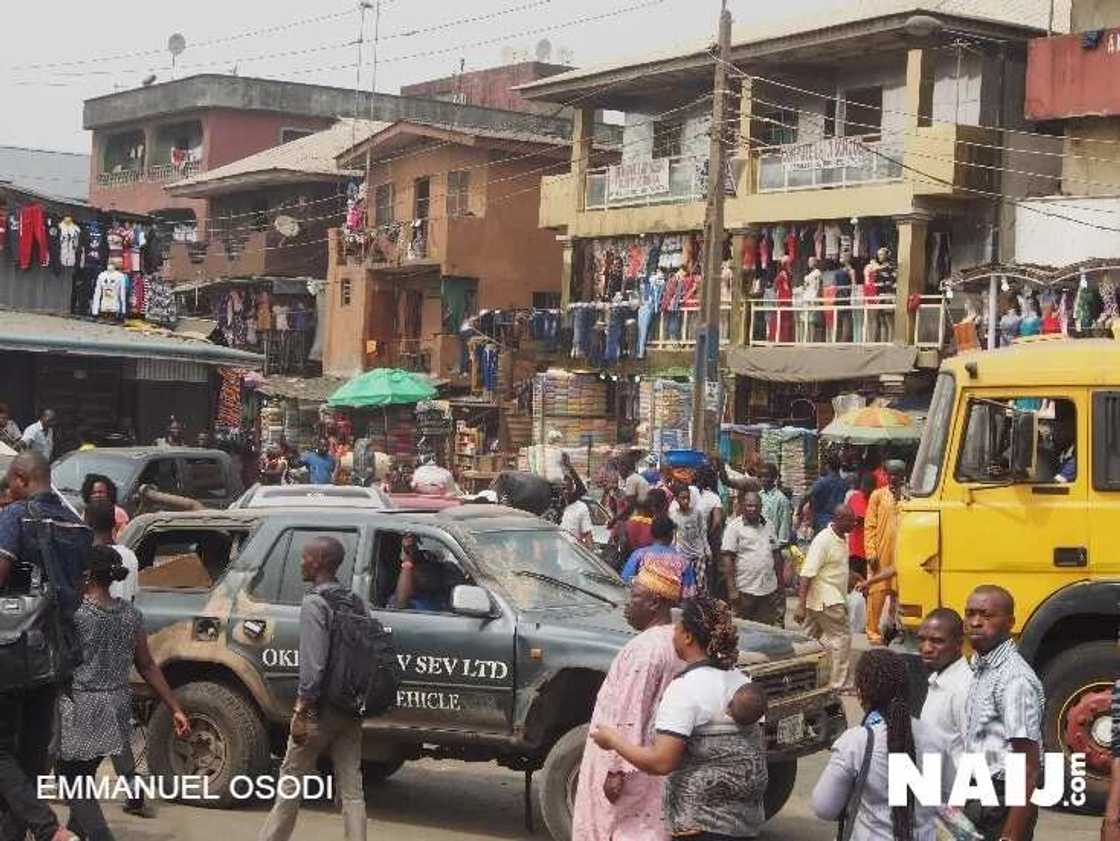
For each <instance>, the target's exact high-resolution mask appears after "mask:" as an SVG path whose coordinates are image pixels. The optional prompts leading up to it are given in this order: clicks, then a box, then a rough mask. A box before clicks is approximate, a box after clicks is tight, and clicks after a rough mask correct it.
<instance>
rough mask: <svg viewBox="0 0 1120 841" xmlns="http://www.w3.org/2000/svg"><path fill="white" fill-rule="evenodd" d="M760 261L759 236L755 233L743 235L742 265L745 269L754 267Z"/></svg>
mask: <svg viewBox="0 0 1120 841" xmlns="http://www.w3.org/2000/svg"><path fill="white" fill-rule="evenodd" d="M757 262H758V237H757V236H755V235H754V234H745V235H744V236H743V254H742V266H743V268H744V269H753V268H754V267H755V264H756V263H757Z"/></svg>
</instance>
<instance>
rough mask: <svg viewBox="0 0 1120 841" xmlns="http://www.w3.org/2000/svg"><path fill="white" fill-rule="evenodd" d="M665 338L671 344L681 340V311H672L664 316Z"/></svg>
mask: <svg viewBox="0 0 1120 841" xmlns="http://www.w3.org/2000/svg"><path fill="white" fill-rule="evenodd" d="M664 315H665V338H667V339H668V340H669V341H672V342H679V341H680V338H681V319H682V318H683V316H682V315H681V311H680V310H679V309H672V310H669V311H668V312H666V313H665V314H664Z"/></svg>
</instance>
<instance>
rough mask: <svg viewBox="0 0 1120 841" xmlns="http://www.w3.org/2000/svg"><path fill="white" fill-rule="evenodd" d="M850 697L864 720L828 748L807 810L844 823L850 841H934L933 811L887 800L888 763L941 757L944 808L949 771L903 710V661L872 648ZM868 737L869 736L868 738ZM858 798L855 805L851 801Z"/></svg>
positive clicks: (935, 737) (906, 707) (939, 742)
mask: <svg viewBox="0 0 1120 841" xmlns="http://www.w3.org/2000/svg"><path fill="white" fill-rule="evenodd" d="M855 684H856V693H857V694H858V695H859V701H860V704H861V705H862V706H863V710H864V713H865V715H864V719H863V723H862V724H861V725H860V726H859V727H852V728H850V729H849V730H848V731H847V732H845V733H844V734H843V735H841V736H840V738H839V739H837V740H836V743H835V744H834V745H833V746H832V755H831V756H830V757H829V760H828V765H827V766H826V767H825V769H824V773H822V774H821V778H820V779H819V780H817V785H816V787H815V788H814V789H813V798H812V807H813V812H814V814H816V816H817V817H818V818H820V819H822V820H826V821H835V820H839V819H840V818H841V816H842V815H843V816H844V821H845V823H846V824H847V823H851V824H852V829H851V832H850V833H847V834H845V835H844V837H845V838H850V839H851V841H934V839H935V838H936V835H937V829H936V825H935V821H936V818H937V809H936V808H935V807H926V806H920V805H918V804H917V802H916V801H915V799H914V795H913V792H909V793H908V796H907V802H906V804H905V805H903V806H894V807H892V806H890V805H889V804H888V801H887V768H888V756H889V754H892V753H898V754H903V753H904V754H906V755H907V756H909V757H910V760H911V761H912V762H914V764H915V766H916V767H917V768H922V767H923V765H924V760H925V757H926V756H929V755H931V754H938V755H940V756H941V797H940V798H939V799H940V801H941V802H942V803H944V802H946V800H947V798H948V795H949V791H950V790H951V789H952V787H953V777H954V775H955V774H956V768H955V767H954V764H953V759H952V757H951V756H950V755H949V754H948V752H947V748H948V744H947V743H946V742H945V740H944V739H943V738H942V737H941V735H940V734H938V733H937V731H935V730H933V729H932V728H930V727H928V726H926V725H925V724H924V723H923V722H921V721H919V720H918V719H917V718H916V717H915V716H914V712H915V711H913V710H911V707H910V682H909V679H908V677H907V671H906V661H905V660H903V658H902V657H900V656H899V655H897V654H895V653H894V652H893V651H888V650H887V649H885V648H873V649H871V650H870V651H868V652H866V653H865V654H864V655H863V656H862V657H861V658H860V661H859V665H858V666H856V675H855ZM872 734H873V735H872ZM869 738H872V739H873V742H872V750H871V757H870V762H869V764H868V765H867V772H866V777H865V778H864V781H863V783H862V785H861V784H860V782H859V779H860V777H861V775H862V769H863V765H864V755H865V753H866V751H867V748H868V739H869ZM857 794H858V797H859V802H858V803H855V802H852V800H853V798H855V797H856V796H857Z"/></svg>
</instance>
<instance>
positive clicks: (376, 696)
mask: <svg viewBox="0 0 1120 841" xmlns="http://www.w3.org/2000/svg"><path fill="white" fill-rule="evenodd" d="M322 597H323V599H324V600H325V601H326V603H327V605H328V606H329V607H330V609H331V649H330V651H331V653H330V659H329V660H328V662H327V674H326V679H325V682H324V684H323V697H324V698H325V699H326V701H327V703H329V704H330V705H331V706H332V707H334V708H336V709H338V710H340V711H342V712H345V713H351V714H353V715H364V716H377V715H384V714H385V713H387V712H389V711H390V710H392V709H393V708H394V707H396V706H397V689H398V688H399V687H400V685H401V677H402V674H401V667H400V662H399V661H398V660H397V651H396V648H394V646H393V632H392V631H390V630H389V629H388V628H386V627H385V626H384V625H382V624H381V623H380V622H378V621H377V620H376V619H374V618H373V616H372V615H371V614H370V612H369V610H368V609H367V608H366V606H365V603H364V602H363V601H362V600H361V599H360V598H358V596H357V595H355V594H354V593H351V592H349V591H347V590H342V589H339V588H329V589H327V590H325V591H324V592H323V593H322Z"/></svg>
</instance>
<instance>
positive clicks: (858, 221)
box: [520, 0, 1057, 419]
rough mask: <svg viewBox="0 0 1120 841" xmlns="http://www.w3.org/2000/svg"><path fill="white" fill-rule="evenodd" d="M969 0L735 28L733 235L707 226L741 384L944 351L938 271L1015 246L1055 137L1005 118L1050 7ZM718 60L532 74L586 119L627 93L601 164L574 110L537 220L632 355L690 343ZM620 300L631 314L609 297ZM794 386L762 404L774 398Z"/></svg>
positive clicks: (886, 6)
mask: <svg viewBox="0 0 1120 841" xmlns="http://www.w3.org/2000/svg"><path fill="white" fill-rule="evenodd" d="M974 5H975V4H969V3H964V2H952V1H951V2H948V3H941V4H939V6H938V8H937V10H936V14H934V12H933V11H932V10H930V9H927V8H926V7H925V6H924V5H923V4H922V3H914V2H909V1H908V0H882V2H878V3H875V4H868V5H861V6H860V7H858V8H850V9H849V8H845V9H843V10H839V11H837V12H834V13H830V16H829V17H828V18H827V19H826V18H823V17H821V16H817V17H816V18H814V19H813V20H811V21H809V22H806V20H805V19H804V18H802V19H799V20H798V21H796V22H793V23H791V22H781V23H773V24H771V23H768V22H765V21H758V20H750V21H747V22H741V23H740V24H739V25H738V26H737V27H736V28H735V29H734V30H733V36H732V44H731V50H730V63H729V66H728V67H727V72H728V76H729V79H730V83H731V93H730V96H729V97H728V100H727V102H726V103H725V105H726V113H727V115H728V118H727V120H726V124H725V125H723V126H717V127H715V128H714V130H717V131H719V133H720V136H721V139H722V142H724V143H725V145H726V148H727V150H728V152H729V156H730V159H731V161H730V164H729V166H728V168H727V172H726V173H725V176H724V178H723V186H724V190H725V192H726V194H727V200H726V205H725V219H726V226H727V230H728V231H729V234H730V235H729V238H728V241H727V242H724V243H719V244H717V245H716V246H715V247H717V248H720V249H721V253H722V256H723V258H724V265H725V270H724V276H723V278H722V279H718V280H719V281H720V282H722V284H723V289H722V298H723V312H724V315H723V327H722V330H721V333H722V339H723V341H724V343H725V361H726V363H727V364H728V366H729V367H730V368H731V370H732V371H733V372H735V373H736V374H738V375H741V381H740V385H742V384H743V383H742V379H743V378H745V379H746V380H749V381H752V382H755V383H757V382H759V381H769V382H781V383H797V384H798V388H799V389H801V390H802V391H803V390H804V384H806V383H820V382H822V381H831V382H837V383H839V382H847V383H849V384H851V382H852V381H858V380H863V379H867V378H875V377H878V376H883V375H895V376H897V375H902V374H907V373H910V372H912V371H914V370H915V366H916V365H917V364H919V363H921V364H925V365H931V364H934V363H935V362H936V361H937V353H936V351H937V350H938V349H939V348H940V347H941V346H942V344H943V340H944V337H945V335H946V334H947V332H948V325H947V317H946V309H945V307H944V302H943V300H942V297H941V295H940V294H939V282H940V281H941V280H943V279H945V278H947V277H949V276H950V275H951V273H952V272H953V271H954V270H956V269H957V268H959V267H960V266H968V265H973V264H976V263H983V262H985V261H988V260H991V259H999V255H1000V254H1003V253H1010V250H1011V249H1012V248H1013V242H1012V240H1013V235H1014V225H1013V212H1014V207H1013V203H1014V201H1015V200H1017V199H1018V198H1021V197H1023V196H1026V195H1029V194H1032V193H1045V192H1046V191H1047V190H1049V189H1052V185H1053V183H1054V182H1055V178H1056V175H1057V166H1056V160H1057V159H1056V158H1053V157H1049V158H1048V157H1045V156H1039V155H1032V154H1030V153H1031V152H1032V151H1033V150H1035V149H1036V148H1037V147H1041V148H1044V149H1048V150H1053V149H1054V148H1055V146H1054V144H1055V141H1054V140H1052V139H1051V138H1046V137H1038V136H1035V135H1026V134H1023V133H1020V132H1013V131H1009V130H1012V129H1016V128H1019V127H1023V126H1024V125H1025V122H1024V116H1023V109H1022V102H1023V85H1024V77H1025V62H1026V45H1027V43H1028V41H1029V40H1030V39H1032V38H1033V37H1035V36H1037V35H1039V34H1041V33H1042V32H1044V31H1045V29H1044V27H1045V25H1046V20H1045V10H1043V9H1041V8H1040V9H1039V14H1038V15H1037V16H1036V17H1037V20H1036V19H1030V20H1027V19H1025V18H1024V17H1023V16H1022V15H1021V14H1014V13H1013V10H1012V9H1011V8H1010V6H1008V7H1006V8H1004V7H1003V6H1002V5H999V6H996V5H995V4H985V10H984V13H983V16H980V15H979V14H978V13H977V12H976V11H975V9H974ZM1041 5H1045V4H1040V6H1041ZM715 61H716V53H715V51H714V48H713V47H711V46H710V45H701V46H698V47H697V48H696V49H695V50H692V51H687V50H686V51H679V50H678V51H676V52H674V53H672V54H662V55H657V54H653V55H649V56H647V57H644V58H642V59H640V60H637V61H632V62H619V63H616V64H612V65H608V66H604V67H598V68H590V69H586V70H577V71H572V72H569V73H564V74H560V75H557V76H552V77H549V78H547V79H544V80H541V81H538V82H534V83H531V84H529V85H525V86H522V87H521V88H520V90H521V93H522V94H523V95H524V96H526V97H528V98H530V99H537V100H543V101H549V102H567V101H572V100H576V99H578V100H579V102H580V105H581V106H583V107H584V108H585V109H586V110H585V111H584V112H583V118H582V119H578V118H577V122H576V125H577V128H578V127H581V126H588V125H590V115H591V113H592V109H596V108H601V109H613V110H620V111H623V112H625V115H626V116H625V132H624V138H623V151H622V159H621V162H620V163H619V164H618V165H616V166H608V167H600V166H595V165H594V163H592V164H590V165H589V163H588V160H589V156H588V146H587V142H588V134H587V133H586V131H584V132H579V131H577V133H576V134H575V136H574V142H573V145H572V160H571V166H570V171H569V172H568V173H565V174H563V175H561V176H551V177H546V178H545V179H544V184H543V187H542V196H541V207H540V223H541V225H542V226H544V227H546V228H549V229H552V230H556V231H557V232H559V233H560V234H562V235H564V236H565V237H566V238H567V239H566V248H568V249H570V257H569V259H567V260H566V261H565V266H566V267H568V269H569V273H568V274H567V276H566V277H565V281H564V285H563V291H564V303H565V305H566V306H569V307H572V308H574V309H576V310H578V309H580V308H584V307H588V306H590V307H592V308H599V309H600V310H602V309H604V308H606V309H608V310H609V311H610V312H611V315H610V316H609V317H607V318H606V319H603V318H602V317H599V318H598V320H597V322H596V324H597V325H602V324H603V322H604V320H605V322H606V329H607V330H608V331H609V330H610V325H611V323H612V321H613V320H615V319H618V320H620V321H622V320H623V319H628V318H635V319H636V320H637V321H638V328H639V329H638V331H637V333H638V337H637V339H636V341H637V344H638V345H639V347H638V348H637V353H636V354H635V355H637V356H643V355H645V354H646V352H647V349H648V348H651V347H652V348H654V349H676V350H687V349H688V347H689V345H690V343H691V339H692V336H693V335H694V333H693V330H694V327H693V326H692V324H693V323H694V322H695V321H696V319H697V317H698V307H699V300H700V290H701V289H702V287H703V284H704V283H706V282H708V281H709V279H708V278H703V277H701V276H700V275H701V272H700V267H701V266H702V265H703V261H702V259H700V255H701V254H702V252H703V249H704V248H706V247H708V244H707V243H704V242H703V241H702V232H703V228H704V220H705V211H706V191H707V171H708V154H709V151H708V150H709V140H710V133H711V132H712V131H713V127H712V125H711V113H712V101H711V97H712V93H713V81H712V80H713V70H714V67H715ZM1024 159H1026V160H1029V161H1030V164H1029V166H1026V165H1023V163H1022V161H1023V160H1024ZM1028 169H1029V170H1031V171H1032V173H1033V174H1032V175H1024V174H1021V173H1022V172H1023V171H1026V170H1028ZM881 249H885V251H881ZM880 261H881V262H880ZM620 300H621V301H622V302H623V304H624V305H627V304H628V305H629V306H630V307H631V310H630V311H629V314H628V315H623V316H617V315H616V314H615V311H616V310H617V308H618V306H619V301H620ZM573 316H574V318H575V319H576V320H577V321H578V320H579V319H580V318H581V316H580V315H579V313H578V311H577V312H575V313H573ZM583 317H584V318H586V319H587V321H588V325H591V323H592V320H593V319H592V317H590V316H583ZM577 332H578V331H577ZM922 350H927V351H929V352H928V353H920V351H922ZM764 402H765V401H763V403H764ZM756 403H757V401H756ZM788 407H789V401H788V400H787V401H786V403H785V405H784V406H778V405H773V404H772V405H770V406H769V407H767V406H765V405H761V406H759V411H756V412H751V413H750V414H751V415H752V418H754V417H769V418H773V419H780V418H782V417H786V416H788V413H787V411H786V410H787V409H788ZM742 414H743V413H740V416H741V415H742Z"/></svg>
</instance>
